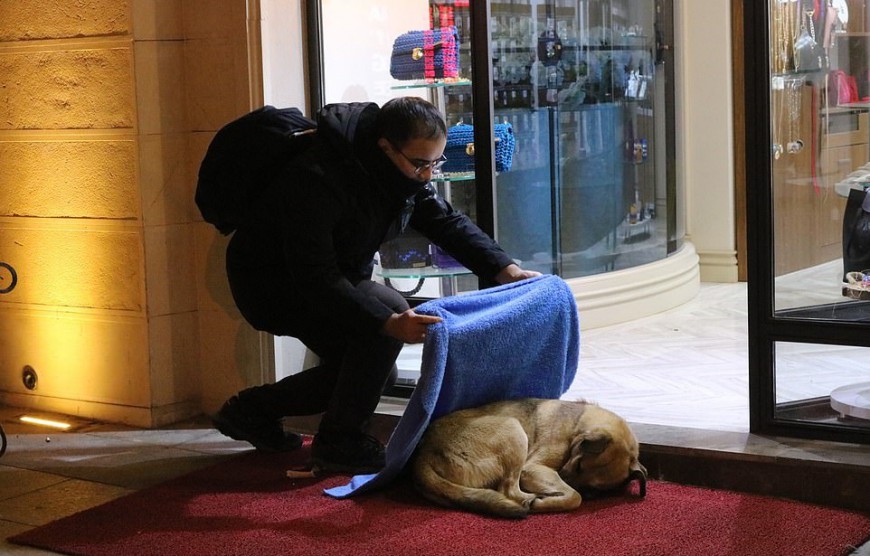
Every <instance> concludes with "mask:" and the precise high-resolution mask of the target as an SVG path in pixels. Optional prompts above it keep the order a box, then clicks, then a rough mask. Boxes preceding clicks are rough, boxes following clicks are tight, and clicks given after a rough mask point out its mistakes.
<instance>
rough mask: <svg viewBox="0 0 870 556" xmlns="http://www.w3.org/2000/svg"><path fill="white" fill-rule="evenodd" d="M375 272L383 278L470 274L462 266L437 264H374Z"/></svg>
mask: <svg viewBox="0 0 870 556" xmlns="http://www.w3.org/2000/svg"><path fill="white" fill-rule="evenodd" d="M375 272H376V273H377V275H378V276H381V277H383V278H450V277H451V276H462V275H465V274H471V271H470V270H468V269H467V268H465V267H464V266H455V267H450V268H441V267H437V266H421V267H417V268H384V267H382V266H379V265H378V266H376V267H375Z"/></svg>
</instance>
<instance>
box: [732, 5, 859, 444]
mask: <svg viewBox="0 0 870 556" xmlns="http://www.w3.org/2000/svg"><path fill="white" fill-rule="evenodd" d="M760 6H763V7H760ZM866 8H867V7H866V5H865V2H864V1H863V0H862V1H860V2H853V1H850V2H845V1H827V2H825V1H822V2H817V1H814V0H769V1H767V2H765V3H762V4H758V3H749V2H747V3H745V4H744V9H745V16H746V18H745V25H746V31H747V43H746V45H747V47H746V53H747V58H746V71H747V76H746V82H747V91H746V92H747V95H746V98H747V99H752V100H751V101H750V102H748V103H747V107H746V108H747V114H746V117H747V137H746V140H747V145H746V146H747V168H748V170H749V172H748V175H749V176H750V177H749V183H748V184H747V185H748V194H749V199H750V205H749V208H750V214H749V215H748V216H749V218H748V225H749V226H748V231H749V248H750V249H749V251H750V264H749V273H750V274H749V280H750V282H749V286H750V288H749V294H750V370H751V392H750V394H751V396H750V399H751V414H752V419H751V423H752V427H753V429H755V430H758V431H770V432H777V433H786V434H793V435H797V436H815V437H822V438H844V439H857V440H863V441H867V440H870V371H868V370H867V364H866V362H867V361H868V357H870V328H868V323H870V198H868V197H867V194H866V191H867V187H868V186H870V149H868V143H870V127H868V113H870V86H868V54H870V34H868V28H867V25H866V21H865V16H864V14H866V13H867V9H866ZM761 99H764V100H766V102H758V101H759V100H761ZM761 122H764V123H763V124H761Z"/></svg>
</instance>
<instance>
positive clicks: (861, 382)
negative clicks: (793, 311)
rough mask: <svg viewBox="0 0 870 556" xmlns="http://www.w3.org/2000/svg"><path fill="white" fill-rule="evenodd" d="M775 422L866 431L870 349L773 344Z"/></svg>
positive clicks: (869, 417)
mask: <svg viewBox="0 0 870 556" xmlns="http://www.w3.org/2000/svg"><path fill="white" fill-rule="evenodd" d="M775 354H776V357H775V363H774V369H775V388H776V390H775V394H776V395H775V400H776V406H775V414H774V417H776V418H777V419H786V420H795V421H801V422H807V423H828V424H841V425H842V424H845V425H848V426H851V427H858V428H866V429H870V373H868V372H867V366H866V364H867V361H868V360H870V348H865V347H856V346H837V345H826V344H801V343H789V342H777V343H776V344H775Z"/></svg>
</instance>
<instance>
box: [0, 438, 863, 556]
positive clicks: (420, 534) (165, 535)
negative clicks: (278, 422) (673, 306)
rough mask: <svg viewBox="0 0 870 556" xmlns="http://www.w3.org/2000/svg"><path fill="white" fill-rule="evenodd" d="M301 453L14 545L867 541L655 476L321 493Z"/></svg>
mask: <svg viewBox="0 0 870 556" xmlns="http://www.w3.org/2000/svg"><path fill="white" fill-rule="evenodd" d="M306 456H307V449H303V450H300V451H298V452H296V453H294V454H286V455H264V454H259V453H256V452H248V453H245V454H243V455H241V456H238V457H234V458H232V459H230V460H228V461H226V462H223V463H220V464H218V465H215V466H212V467H209V468H206V469H202V470H199V471H195V472H193V473H191V474H189V475H186V476H184V477H181V478H178V479H174V480H172V481H169V482H166V483H164V484H161V485H158V486H155V487H151V488H147V489H145V490H142V491H139V492H136V493H133V494H130V495H128V496H125V497H123V498H119V499H117V500H114V501H112V502H109V503H107V504H103V505H102V506H98V507H96V508H93V509H90V510H86V511H84V512H81V513H78V514H76V515H73V516H70V517H67V518H64V519H60V520H58V521H55V522H52V523H49V524H47V525H45V526H42V527H38V528H36V529H33V530H30V531H28V532H25V533H23V534H19V535H17V536H14V537H12V538H10V539H9V540H10V541H11V542H14V543H18V544H25V545H31V546H35V547H38V548H43V549H48V550H53V551H55V552H61V553H65V554H79V555H86V556H98V555H112V556H117V555H119V554H120V555H124V556H134V555H140V554H149V555H150V554H153V555H160V556H173V555H178V556H190V555H221V556H223V555H251V556H273V555H275V556H277V555H300V556H302V555H305V556H331V555H335V556H352V555H355V554H365V555H369V556H428V555H439V556H441V555H445V556H452V555H472V556H487V555H498V556H511V555H514V554H522V555H523V556H529V555H531V556H534V555H541V556H553V555H556V554H571V555H583V554H594V555H607V556H620V555H632V556H657V555H662V556H665V555H666V556H677V555H684V554H685V555H693V556H696V555H699V554H716V555H720V556H722V555H734V556H754V555H758V556H771V555H776V556H786V555H801V556H808V555H812V556H825V555H831V556H835V555H837V556H839V555H846V554H849V553H850V552H852V550H853V549H854V548H855V546H856V545H861V544H862V543H863V542H865V541H867V540H868V538H870V515H865V514H861V513H857V512H851V511H845V510H838V509H831V508H824V507H819V506H813V505H809V504H802V503H798V502H792V501H786V500H780V499H774V498H767V497H762V496H755V495H747V494H740V493H736V492H729V491H715V490H708V489H701V488H695V487H688V486H681V485H676V484H670V483H665V482H658V481H651V482H650V483H649V484H648V488H647V496H646V498H645V499H640V498H638V497H636V496H625V497H612V498H602V499H599V500H591V501H586V502H584V503H583V505H582V506H581V507H580V509H579V510H577V511H574V512H571V513H563V514H547V515H543V514H540V515H533V516H531V517H529V518H527V519H525V520H520V521H511V520H502V519H495V518H487V517H483V516H479V515H474V514H469V513H464V512H459V511H454V510H449V509H444V508H439V507H435V506H433V505H431V504H429V503H428V502H426V501H425V500H423V499H422V498H421V497H419V496H418V495H417V494H416V493H415V492H414V489H413V487H412V486H411V484H410V481H409V480H408V479H407V478H400V479H399V480H397V481H396V482H394V483H393V484H392V485H390V486H389V487H388V488H386V489H384V490H382V491H378V492H375V493H371V494H365V495H361V496H359V497H356V498H351V499H347V500H336V499H333V498H330V497H328V496H326V495H325V494H323V489H324V488H329V487H333V486H337V485H340V484H345V483H346V482H347V480H348V478H347V477H331V478H328V479H319V480H310V479H309V480H291V479H288V478H287V477H286V476H285V471H286V470H287V469H288V468H290V467H293V466H296V465H299V464H300V462H303V461H304V458H305V457H306ZM635 488H636V487H635Z"/></svg>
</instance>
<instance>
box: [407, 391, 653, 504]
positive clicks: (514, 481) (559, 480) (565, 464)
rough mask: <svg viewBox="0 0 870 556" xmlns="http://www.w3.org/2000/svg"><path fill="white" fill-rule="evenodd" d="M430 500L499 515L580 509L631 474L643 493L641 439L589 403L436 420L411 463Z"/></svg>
mask: <svg viewBox="0 0 870 556" xmlns="http://www.w3.org/2000/svg"><path fill="white" fill-rule="evenodd" d="M413 475H414V483H415V485H416V487H417V489H418V490H419V491H420V492H421V493H422V494H423V495H424V496H425V497H426V498H428V499H429V500H431V501H433V502H436V503H438V504H441V505H445V506H453V507H459V508H463V509H466V510H470V511H473V512H478V513H484V514H490V515H496V516H501V517H513V518H521V517H525V516H526V515H527V514H529V513H539V512H559V511H568V510H573V509H576V508H577V507H578V506H580V503H581V501H582V496H581V494H580V492H578V491H583V490H585V489H595V490H609V489H613V488H617V487H620V486H623V485H625V484H626V483H627V482H629V481H630V480H633V479H639V480H640V481H641V496H643V494H645V486H646V469H645V468H644V467H643V465H641V464H640V462H639V461H638V443H637V439H636V438H635V436H634V434H633V433H632V431H631V429H630V428H629V427H628V424H627V423H626V422H625V420H623V419H622V418H621V417H619V416H618V415H616V414H614V413H612V412H610V411H608V410H606V409H603V408H601V407H598V406H597V405H595V404H591V403H586V402H572V401H561V400H542V399H533V398H529V399H522V400H512V401H501V402H495V403H491V404H487V405H484V406H481V407H477V408H472V409H465V410H461V411H456V412H454V413H451V414H449V415H445V416H444V417H441V418H440V419H437V420H436V421H434V422H432V423H431V424H430V426H429V428H428V429H427V431H426V433H425V434H424V436H423V439H422V440H421V442H420V445H419V447H418V450H417V454H416V458H415V460H414V462H413Z"/></svg>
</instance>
